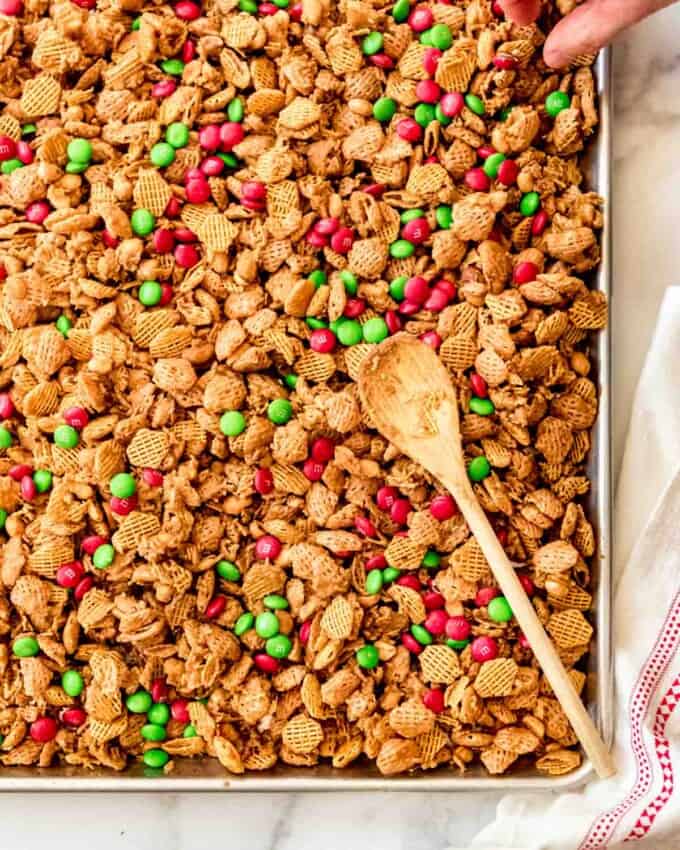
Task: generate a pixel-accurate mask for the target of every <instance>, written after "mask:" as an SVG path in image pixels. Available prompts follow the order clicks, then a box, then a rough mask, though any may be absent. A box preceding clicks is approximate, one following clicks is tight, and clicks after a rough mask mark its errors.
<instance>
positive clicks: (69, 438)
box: [54, 425, 80, 449]
mask: <svg viewBox="0 0 680 850" xmlns="http://www.w3.org/2000/svg"><path fill="white" fill-rule="evenodd" d="M79 442H80V434H79V433H78V432H77V431H76V429H75V428H74V427H73V426H72V425H60V426H59V427H58V428H57V429H56V430H55V432H54V444H55V445H56V446H59V448H60V449H75V447H76V446H77V445H78V443H79Z"/></svg>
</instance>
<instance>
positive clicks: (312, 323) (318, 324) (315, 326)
mask: <svg viewBox="0 0 680 850" xmlns="http://www.w3.org/2000/svg"><path fill="white" fill-rule="evenodd" d="M305 322H306V323H307V327H308V328H311V329H312V330H313V331H318V330H319V329H320V328H326V327H328V325H327V324H326V322H324V320H323V319H317V318H316V317H315V316H308V317H307V318H306V319H305Z"/></svg>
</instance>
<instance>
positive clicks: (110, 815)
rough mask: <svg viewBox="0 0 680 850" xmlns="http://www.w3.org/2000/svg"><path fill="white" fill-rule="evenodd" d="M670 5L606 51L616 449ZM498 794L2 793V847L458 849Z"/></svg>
mask: <svg viewBox="0 0 680 850" xmlns="http://www.w3.org/2000/svg"><path fill="white" fill-rule="evenodd" d="M678 32H680V5H678V6H676V7H675V8H671V9H668V10H666V11H665V12H662V13H661V14H659V15H658V16H656V17H655V18H652V19H649V20H648V21H646V22H645V23H643V24H641V25H640V26H639V27H638V28H637V29H636V30H634V31H633V32H631V33H630V34H629V35H628V36H627V37H625V38H623V39H622V40H621V41H620V43H619V44H617V46H616V51H615V63H614V64H615V79H616V86H615V102H616V118H615V125H614V140H615V141H614V157H615V168H614V178H615V179H614V192H615V194H614V257H615V267H614V273H615V274H614V278H615V279H614V303H613V333H614V454H615V460H616V463H615V466H616V467H618V461H619V459H620V456H621V452H622V448H623V438H624V435H625V430H626V424H627V420H628V411H629V408H630V404H631V401H632V396H633V392H634V388H635V382H636V379H637V375H638V374H639V371H640V367H641V365H642V360H643V357H644V353H645V351H646V348H647V345H648V342H649V337H650V334H651V331H652V329H653V324H654V318H655V315H656V311H657V307H658V304H659V301H660V299H661V295H662V293H663V290H664V288H665V287H666V286H668V285H670V284H673V283H678V282H679V281H680V270H679V266H680V262H679V261H680V228H679V227H678V218H679V213H680V202H679V201H678V195H680V157H678V133H679V132H680V98H678V96H677V91H678V87H679V86H680V47H679V46H678V41H677V34H678ZM497 800H498V795H496V794H472V795H470V794H438V795H427V794H420V793H399V794H396V793H394V794H368V793H362V794H308V795H292V794H280V795H274V794H266V795H257V796H255V795H245V794H224V795H221V796H208V795H183V796H179V795H177V796H174V795H173V796H169V795H167V796H166V795H151V794H144V795H141V794H140V795H132V794H129V795H120V796H103V795H84V794H79V795H72V796H65V795H58V794H42V795H41V797H40V800H39V801H38V799H36V798H35V797H33V796H28V795H26V796H18V795H17V796H12V797H8V796H5V797H4V799H2V801H1V802H0V806H1V807H2V814H3V816H2V828H1V836H2V837H1V838H0V846H2V847H5V848H8V850H15V848H16V850H18V848H22V850H43V848H44V847H45V846H48V847H51V848H58V850H61V848H64V850H66V848H68V850H75V849H76V848H81V847H82V848H85V847H87V848H90V847H96V850H114V849H115V850H119V848H126V850H152V848H153V850H157V848H162V850H199V848H200V850H207V848H210V847H213V846H220V847H226V846H228V847H230V848H234V850H241V849H242V848H243V850H312V848H314V850H317V848H318V850H355V848H356V850H363V848H371V850H443V848H446V847H449V846H454V847H458V848H463V847H467V846H468V843H469V841H470V839H471V838H472V836H473V835H474V834H475V833H476V832H477V830H478V829H479V828H480V827H481V826H482V825H484V824H486V823H488V822H489V821H490V820H491V819H492V818H493V814H494V809H495V805H496V802H497Z"/></svg>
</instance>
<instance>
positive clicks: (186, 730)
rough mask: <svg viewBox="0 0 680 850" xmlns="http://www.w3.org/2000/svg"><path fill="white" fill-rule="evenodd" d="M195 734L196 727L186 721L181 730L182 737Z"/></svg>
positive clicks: (194, 735)
mask: <svg viewBox="0 0 680 850" xmlns="http://www.w3.org/2000/svg"><path fill="white" fill-rule="evenodd" d="M197 734H198V733H197V732H196V727H195V726H193V725H192V724H191V723H188V724H187V725H186V726H185V727H184V732H182V737H183V738H195V737H196V735H197Z"/></svg>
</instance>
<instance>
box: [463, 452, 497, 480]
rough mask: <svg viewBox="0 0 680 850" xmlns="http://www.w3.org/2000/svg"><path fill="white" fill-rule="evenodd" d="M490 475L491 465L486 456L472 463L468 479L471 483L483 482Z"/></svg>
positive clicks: (481, 456) (469, 467) (477, 458)
mask: <svg viewBox="0 0 680 850" xmlns="http://www.w3.org/2000/svg"><path fill="white" fill-rule="evenodd" d="M490 474H491V464H490V463H489V461H488V460H487V459H486V458H485V457H484V455H480V456H479V457H476V458H475V459H474V460H471V461H470V464H469V466H468V478H469V479H470V481H483V480H484V479H485V478H486V477H487V476H488V475H490Z"/></svg>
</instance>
